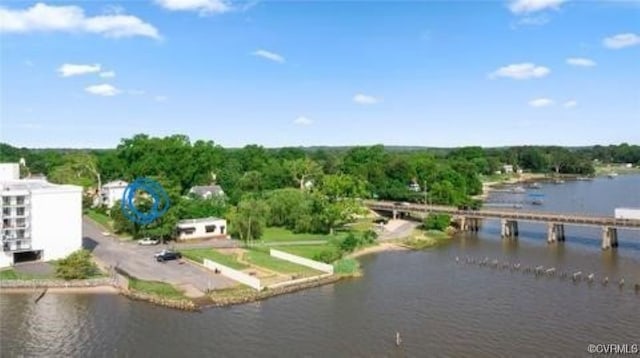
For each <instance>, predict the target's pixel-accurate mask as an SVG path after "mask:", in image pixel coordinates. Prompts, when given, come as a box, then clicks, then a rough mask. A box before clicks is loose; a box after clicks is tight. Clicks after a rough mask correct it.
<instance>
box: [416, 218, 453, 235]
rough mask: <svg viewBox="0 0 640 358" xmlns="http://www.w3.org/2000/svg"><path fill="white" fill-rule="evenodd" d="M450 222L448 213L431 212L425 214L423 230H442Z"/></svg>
mask: <svg viewBox="0 0 640 358" xmlns="http://www.w3.org/2000/svg"><path fill="white" fill-rule="evenodd" d="M450 223H451V216H450V215H449V214H431V215H429V216H427V218H426V219H425V221H424V223H423V224H422V226H423V228H424V229H425V230H438V231H444V230H445V229H446V228H447V227H449V224H450Z"/></svg>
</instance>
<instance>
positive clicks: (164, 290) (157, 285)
mask: <svg viewBox="0 0 640 358" xmlns="http://www.w3.org/2000/svg"><path fill="white" fill-rule="evenodd" d="M129 289H131V290H134V291H138V292H142V293H148V294H152V295H156V296H161V297H166V298H174V299H181V298H185V297H184V295H183V294H182V292H181V291H180V290H178V289H176V288H175V287H173V286H172V285H170V284H168V283H164V282H158V281H144V280H139V279H137V278H134V277H130V278H129Z"/></svg>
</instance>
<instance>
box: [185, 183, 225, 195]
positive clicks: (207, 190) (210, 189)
mask: <svg viewBox="0 0 640 358" xmlns="http://www.w3.org/2000/svg"><path fill="white" fill-rule="evenodd" d="M189 192H190V193H194V194H196V195H199V196H206V195H212V194H214V195H220V194H224V191H223V190H222V188H221V187H220V185H198V186H194V187H192V188H191V189H190V190H189Z"/></svg>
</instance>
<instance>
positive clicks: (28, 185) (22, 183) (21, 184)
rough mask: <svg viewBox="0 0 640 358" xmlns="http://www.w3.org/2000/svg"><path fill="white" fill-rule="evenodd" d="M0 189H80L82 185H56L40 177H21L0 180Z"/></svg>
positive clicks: (3, 190) (5, 190) (9, 190)
mask: <svg viewBox="0 0 640 358" xmlns="http://www.w3.org/2000/svg"><path fill="white" fill-rule="evenodd" d="M0 190H1V191H2V192H3V193H4V192H7V191H8V192H11V191H33V190H51V191H68V190H73V191H76V190H77V191H82V187H79V186H76V185H58V184H53V183H49V182H48V181H46V180H42V179H21V180H6V181H2V182H0Z"/></svg>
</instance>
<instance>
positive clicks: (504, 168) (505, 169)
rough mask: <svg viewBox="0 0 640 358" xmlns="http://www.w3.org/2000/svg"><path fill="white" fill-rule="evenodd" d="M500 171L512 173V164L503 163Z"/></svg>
mask: <svg viewBox="0 0 640 358" xmlns="http://www.w3.org/2000/svg"><path fill="white" fill-rule="evenodd" d="M502 172H504V173H505V174H513V165H511V164H505V165H503V166H502Z"/></svg>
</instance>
